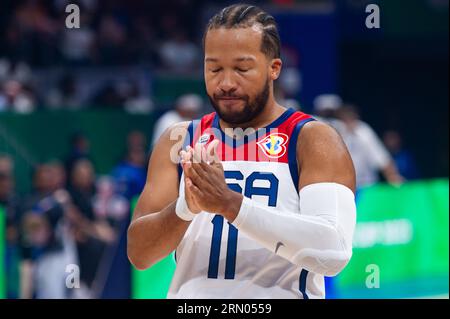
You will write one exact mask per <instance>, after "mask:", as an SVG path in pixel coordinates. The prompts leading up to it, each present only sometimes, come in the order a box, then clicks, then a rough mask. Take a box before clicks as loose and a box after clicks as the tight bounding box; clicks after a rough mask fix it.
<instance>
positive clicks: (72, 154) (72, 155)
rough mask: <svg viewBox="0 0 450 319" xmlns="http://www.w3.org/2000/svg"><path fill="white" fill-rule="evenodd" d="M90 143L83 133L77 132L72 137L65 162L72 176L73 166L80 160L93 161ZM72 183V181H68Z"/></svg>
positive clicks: (67, 170)
mask: <svg viewBox="0 0 450 319" xmlns="http://www.w3.org/2000/svg"><path fill="white" fill-rule="evenodd" d="M90 146H91V145H90V142H89V139H88V138H87V136H86V135H85V134H84V133H82V132H75V133H74V134H72V136H71V137H70V150H69V154H68V155H67V157H66V160H65V166H66V173H67V174H70V172H71V171H72V166H73V164H74V163H75V162H76V161H78V160H79V159H83V158H85V159H88V160H90V159H91V156H90ZM68 182H69V183H70V179H69V181H68Z"/></svg>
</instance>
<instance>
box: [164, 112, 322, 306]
mask: <svg viewBox="0 0 450 319" xmlns="http://www.w3.org/2000/svg"><path fill="white" fill-rule="evenodd" d="M311 120H313V119H312V118H311V117H310V116H309V115H306V114H304V113H301V112H295V111H293V110H292V109H289V110H287V111H285V113H283V114H282V115H281V116H280V117H279V118H278V119H277V120H275V121H274V122H273V123H272V124H270V125H269V126H267V127H266V128H265V129H266V130H260V131H258V133H257V134H252V135H249V136H248V137H246V138H245V140H244V141H243V142H241V141H236V140H233V139H232V138H228V137H227V136H226V135H225V134H224V133H223V132H222V131H221V130H220V127H219V122H218V116H217V115H216V114H215V113H211V114H208V115H206V116H204V117H203V118H202V119H201V120H200V121H194V122H193V123H191V125H190V126H189V131H190V135H189V137H193V138H188V139H189V142H188V143H190V144H191V145H192V144H193V143H192V142H191V141H193V142H194V144H195V143H197V142H200V143H207V142H208V141H211V140H212V138H213V137H215V138H217V139H219V140H221V141H222V142H221V143H220V144H219V147H218V151H219V157H220V158H221V159H222V164H223V168H224V171H225V179H226V182H227V184H228V186H229V187H230V188H231V189H232V190H234V191H237V192H241V193H242V194H243V195H244V196H246V197H249V198H251V199H252V200H255V201H258V202H260V203H263V204H264V205H268V206H271V207H275V208H276V209H277V210H279V211H280V212H290V213H293V212H294V213H295V212H298V213H300V212H299V195H298V187H297V185H298V171H297V161H296V145H297V138H298V134H299V132H300V129H301V127H302V126H303V125H304V124H305V123H306V122H308V121H311ZM186 144H187V143H186ZM243 148H247V151H243ZM249 149H250V150H254V152H253V153H252V152H251V151H248V150H249ZM181 174H182V173H181V171H180V175H181ZM179 192H180V194H183V193H184V179H183V176H181V179H180V189H179ZM299 236H301V234H299ZM175 258H176V262H177V267H176V270H175V274H174V276H173V279H172V283H171V286H170V289H169V292H168V295H167V297H168V298H183V299H184V298H186V299H189V298H204V299H210V298H260V299H264V298H271V299H273V298H283V299H287V298H305V299H306V298H324V297H325V287H324V278H323V276H322V275H318V274H314V273H311V272H308V271H307V270H306V269H302V268H300V267H298V266H296V265H294V264H292V263H291V262H290V261H288V260H286V259H284V258H283V257H280V256H278V255H276V254H275V252H274V251H270V250H269V249H267V248H264V247H263V246H261V245H260V244H258V243H257V242H256V241H254V240H253V239H252V238H250V237H249V236H247V235H246V234H245V233H243V232H241V231H239V230H238V229H237V228H236V227H234V226H233V225H231V224H230V223H228V222H227V221H226V219H224V218H223V217H222V216H220V215H216V214H214V213H213V212H201V213H200V214H198V215H197V216H196V217H195V218H194V220H193V221H192V222H191V224H190V226H189V228H188V229H187V231H186V233H185V235H184V237H183V239H182V241H181V242H180V244H179V246H178V247H177V249H176V252H175Z"/></svg>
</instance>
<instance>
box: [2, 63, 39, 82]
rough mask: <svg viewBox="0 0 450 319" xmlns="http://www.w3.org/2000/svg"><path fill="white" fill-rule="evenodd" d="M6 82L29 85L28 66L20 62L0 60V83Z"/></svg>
mask: <svg viewBox="0 0 450 319" xmlns="http://www.w3.org/2000/svg"><path fill="white" fill-rule="evenodd" d="M8 80H14V81H17V82H19V83H25V84H30V82H31V80H32V73H31V68H30V66H29V65H28V64H27V63H25V62H22V61H13V60H11V61H10V60H7V59H0V83H2V82H6V81H8Z"/></svg>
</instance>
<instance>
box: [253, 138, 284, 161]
mask: <svg viewBox="0 0 450 319" xmlns="http://www.w3.org/2000/svg"><path fill="white" fill-rule="evenodd" d="M288 140H289V137H288V136H287V135H286V134H283V133H272V134H269V135H267V136H266V137H265V138H264V139H262V140H261V141H259V142H258V143H257V144H258V146H259V147H260V148H261V149H262V151H263V152H264V153H265V154H266V155H267V156H268V157H271V158H279V157H281V156H283V155H284V154H285V153H286V146H285V145H286V143H287V141H288Z"/></svg>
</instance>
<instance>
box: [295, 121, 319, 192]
mask: <svg viewBox="0 0 450 319" xmlns="http://www.w3.org/2000/svg"><path fill="white" fill-rule="evenodd" d="M311 121H315V119H314V118H308V119H305V120H303V121H300V122H298V123H297V124H296V126H295V128H294V130H293V132H292V134H291V138H290V141H289V146H288V161H289V171H290V172H291V177H292V182H293V183H294V187H295V189H297V188H298V180H299V175H298V163H297V141H298V135H299V134H300V130H301V129H302V127H303V125H305V124H306V123H308V122H311Z"/></svg>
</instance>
